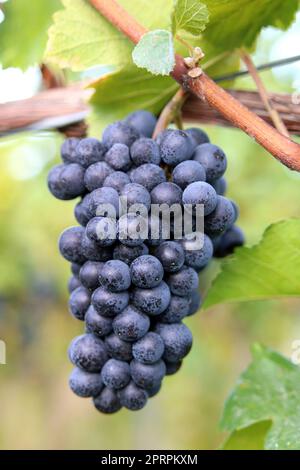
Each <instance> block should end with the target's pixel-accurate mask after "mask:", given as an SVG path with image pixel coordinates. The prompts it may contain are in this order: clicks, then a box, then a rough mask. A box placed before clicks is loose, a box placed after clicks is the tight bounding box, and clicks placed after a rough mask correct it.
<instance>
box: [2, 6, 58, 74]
mask: <svg viewBox="0 0 300 470" xmlns="http://www.w3.org/2000/svg"><path fill="white" fill-rule="evenodd" d="M60 6H61V4H60V1H59V0H48V1H47V2H41V0H31V1H30V6H29V5H28V0H17V1H12V0H11V1H9V2H7V3H5V4H3V5H2V4H1V9H2V10H3V12H4V15H5V19H4V21H3V23H1V24H0V44H1V47H0V62H1V64H2V66H3V67H4V68H6V67H20V68H22V69H26V68H27V67H29V66H30V65H34V64H38V63H41V61H42V58H43V54H44V49H45V47H46V42H47V29H48V27H49V26H50V24H51V19H52V15H53V13H54V12H55V11H56V10H58V9H59V8H60Z"/></svg>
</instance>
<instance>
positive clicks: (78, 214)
mask: <svg viewBox="0 0 300 470" xmlns="http://www.w3.org/2000/svg"><path fill="white" fill-rule="evenodd" d="M90 197H91V195H90V193H88V194H86V195H85V196H84V197H83V198H82V199H81V201H80V202H78V204H76V206H75V209H74V215H75V218H76V220H77V222H78V223H79V224H80V225H82V226H84V227H85V226H86V224H87V223H88V221H89V220H90V219H91V218H92V214H91V213H90V211H89V201H90Z"/></svg>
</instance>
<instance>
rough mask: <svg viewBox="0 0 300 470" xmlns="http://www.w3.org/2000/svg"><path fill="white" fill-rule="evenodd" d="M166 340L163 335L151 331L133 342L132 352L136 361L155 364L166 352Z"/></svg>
mask: <svg viewBox="0 0 300 470" xmlns="http://www.w3.org/2000/svg"><path fill="white" fill-rule="evenodd" d="M164 349H165V346H164V342H163V340H162V339H161V337H160V336H159V335H158V334H156V333H153V332H152V331H150V332H149V333H147V334H146V335H145V336H143V338H141V339H139V340H138V341H137V342H136V343H134V344H133V347H132V354H133V357H134V359H135V360H136V361H138V362H142V363H143V364H154V363H155V362H157V361H159V359H161V357H162V355H163V353H164Z"/></svg>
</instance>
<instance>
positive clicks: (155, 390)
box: [147, 382, 161, 398]
mask: <svg viewBox="0 0 300 470" xmlns="http://www.w3.org/2000/svg"><path fill="white" fill-rule="evenodd" d="M160 389H161V382H157V384H155V385H154V386H153V387H151V388H147V395H148V398H152V397H154V396H155V395H157V394H158V392H159V391H160Z"/></svg>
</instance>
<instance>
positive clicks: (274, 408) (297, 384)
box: [221, 345, 300, 450]
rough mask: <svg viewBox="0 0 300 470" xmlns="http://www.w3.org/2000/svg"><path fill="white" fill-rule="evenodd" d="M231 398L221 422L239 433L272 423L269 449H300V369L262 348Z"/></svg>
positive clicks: (256, 353)
mask: <svg viewBox="0 0 300 470" xmlns="http://www.w3.org/2000/svg"><path fill="white" fill-rule="evenodd" d="M252 355H253V360H252V363H251V364H250V366H249V367H248V369H247V370H246V371H245V372H244V373H243V374H242V375H241V377H240V379H239V381H238V383H237V385H236V388H235V389H234V390H233V392H232V393H231V395H230V397H229V398H228V400H227V402H226V404H225V409H224V413H223V417H222V421H221V426H222V428H223V429H224V430H227V431H230V432H235V431H237V430H241V429H243V428H246V427H248V426H251V425H253V424H255V423H257V422H261V421H272V424H271V426H270V429H269V430H268V431H267V432H266V436H265V444H264V448H265V449H266V450H300V426H299V421H300V368H299V366H296V365H294V364H292V363H291V362H290V361H289V360H287V359H286V358H285V357H283V356H281V355H280V354H278V353H277V352H275V351H272V350H270V349H267V348H265V347H263V346H260V345H255V346H254V348H253V352H252Z"/></svg>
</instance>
